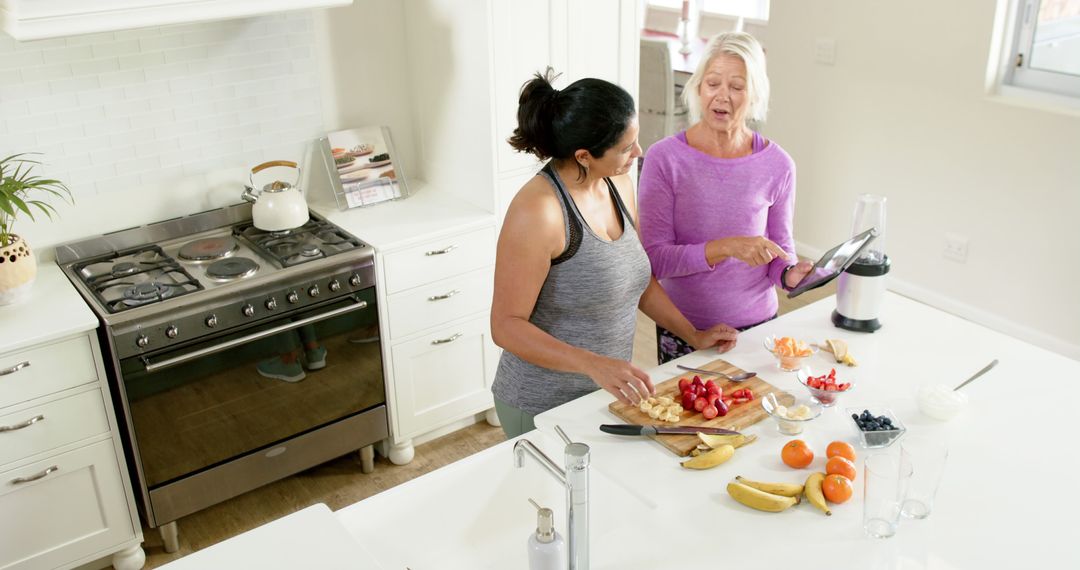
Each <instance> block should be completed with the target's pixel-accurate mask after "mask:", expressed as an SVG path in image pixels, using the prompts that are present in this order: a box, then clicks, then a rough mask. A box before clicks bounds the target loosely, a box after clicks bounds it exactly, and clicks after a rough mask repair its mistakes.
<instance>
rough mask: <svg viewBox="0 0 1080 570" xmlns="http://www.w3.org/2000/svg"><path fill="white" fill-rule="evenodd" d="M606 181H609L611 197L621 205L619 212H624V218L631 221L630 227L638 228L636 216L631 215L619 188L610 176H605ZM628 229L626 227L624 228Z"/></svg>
mask: <svg viewBox="0 0 1080 570" xmlns="http://www.w3.org/2000/svg"><path fill="white" fill-rule="evenodd" d="M604 182H607V187H608V191H609V192H611V199H612V200H614V201H615V204H617V205H618V207H619V213H621V214H622V216H623V219H625V220H626V221H627V222H629V223H630V227H632V228H634V229H637V226H636V225H635V224H634V217H633V216H631V215H630V210H627V209H626V204H623V201H622V196H620V195H619V190H618V189H617V188H615V183H614V182H612V181H611V179H610V178H605V179H604ZM623 229H624V230H625V229H626V228H625V227H624V228H623Z"/></svg>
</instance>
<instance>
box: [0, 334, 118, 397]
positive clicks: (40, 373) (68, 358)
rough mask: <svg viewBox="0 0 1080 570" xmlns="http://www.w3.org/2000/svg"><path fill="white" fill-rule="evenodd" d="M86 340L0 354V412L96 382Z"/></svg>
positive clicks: (89, 343) (91, 347) (89, 342)
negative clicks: (48, 395)
mask: <svg viewBox="0 0 1080 570" xmlns="http://www.w3.org/2000/svg"><path fill="white" fill-rule="evenodd" d="M95 349H96V346H95V345H94V343H93V341H92V340H91V339H90V337H89V336H85V335H84V336H79V337H75V338H72V339H68V340H64V341H60V342H56V343H53V344H48V345H44V346H37V347H35V348H31V349H29V350H24V351H20V352H9V353H7V354H0V408H3V407H5V406H9V405H13V404H18V403H20V402H25V401H27V400H33V399H34V398H37V397H40V396H45V395H47V394H53V393H55V392H59V391H61V390H66V389H68V388H72V387H75V386H81V385H82V384H88V383H90V382H95V381H97V379H98V371H97V367H96V366H95V364H94V350H95Z"/></svg>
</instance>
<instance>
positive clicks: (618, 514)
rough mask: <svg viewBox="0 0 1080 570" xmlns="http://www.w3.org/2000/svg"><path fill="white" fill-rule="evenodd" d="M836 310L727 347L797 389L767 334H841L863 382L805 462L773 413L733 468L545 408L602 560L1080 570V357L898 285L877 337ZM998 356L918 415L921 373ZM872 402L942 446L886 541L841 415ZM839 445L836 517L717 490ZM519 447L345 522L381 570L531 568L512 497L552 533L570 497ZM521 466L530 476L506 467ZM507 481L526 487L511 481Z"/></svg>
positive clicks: (780, 324)
mask: <svg viewBox="0 0 1080 570" xmlns="http://www.w3.org/2000/svg"><path fill="white" fill-rule="evenodd" d="M834 306H835V300H834V299H833V298H832V297H830V298H827V299H824V300H822V301H819V302H817V303H814V304H812V305H809V306H807V307H805V308H803V309H800V310H798V311H795V312H792V313H789V314H786V315H784V316H783V317H780V318H778V319H776V320H774V321H772V322H769V323H766V324H764V325H761V326H759V327H757V328H755V329H752V330H749V331H747V332H744V333H742V334H741V335H740V337H739V343H738V346H737V347H736V348H735V349H733V350H732V351H731V352H729V353H726V354H724V355H723V356H722V357H723V358H724V359H726V360H728V361H730V362H732V363H734V364H735V365H737V366H739V367H740V368H743V369H746V370H753V371H756V372H758V374H759V375H761V376H762V377H763V379H764V380H766V381H767V382H769V383H770V384H772V385H774V386H776V387H778V388H780V389H782V390H787V391H790V392H792V393H794V394H797V395H799V396H804V395H805V394H804V393H803V392H804V388H803V387H802V386H800V385H799V384H798V382H797V380H796V379H795V375H794V374H792V373H789V372H783V371H781V370H779V369H777V367H776V361H775V359H774V357H773V356H772V355H771V354H770V353H768V352H766V351H765V349H764V348H763V346H762V340H763V339H764V338H765V337H767V336H769V335H772V334H777V335H787V336H794V337H796V338H800V339H806V340H808V341H816V342H821V341H823V340H824V339H825V338H827V337H828V338H843V339H846V340H847V341H848V343H849V345H850V347H851V351H852V353H853V354H854V355H855V357H856V358H857V359H858V361H859V366H857V367H855V368H846V367H843V368H840V369H838V371H837V372H838V374H841V375H842V376H843V377H845V378H850V379H852V380H853V381H854V382H855V383H856V386H855V388H854V390H852V391H851V392H850V393H847V394H844V395H843V396H842V397H841V399H840V402H839V404H838V405H837V406H835V407H833V408H828V409H826V410H825V412H824V413H823V414H822V416H821V417H819V418H818V419H816V420H814V421H813V422H812V423H811V424H810V425H809V426H808V427H807V429H806V431H805V432H804V433H803V434H801V435H800V436H798V437H800V438H802V439H803V440H805V441H806V442H807V443H808V444H810V446H811V448H812V449H813V450H814V451H815V454H816V457H815V459H814V462H813V463H812V464H811V465H810V467H809V468H807V469H801V470H794V469H791V468H788V467H786V466H785V465H784V464H783V463H782V462H781V460H780V448H781V446H782V445H783V443H784V442H786V441H788V440H789V439H792V437H790V436H784V435H781V434H780V433H778V432H777V430H776V426H775V424H774V422H773V421H772V420H770V419H766V421H763V422H761V423H758V424H756V425H754V426H752V427H750V428H747V429H745V430H744V432H746V433H753V434H756V435H758V436H759V440H758V441H757V442H756V443H754V444H752V445H749V446H746V447H743V448H740V449H739V450H738V451H737V452H736V454H735V457H734V458H733V459H731V460H730V461H728V462H727V463H725V464H723V465H720V466H718V467H716V468H714V469H710V470H706V471H690V470H686V469H683V468H682V467H680V466H679V461H680V459H679V458H677V457H676V456H675V455H673V454H672V453H671V452H670V451H668V450H667V449H665V448H664V447H663V446H661V445H660V444H658V443H656V442H654V441H651V440H647V439H642V438H634V437H620V436H613V435H608V434H604V433H601V432H600V431H599V430H598V429H597V426H598V425H599V424H602V423H618V422H619V420H618V419H617V418H616V417H615V416H613V415H612V414H611V413H610V412H609V411H608V404H609V403H610V402H611V401H612V398H611V396H610V395H608V394H607V393H606V392H603V391H598V392H595V393H593V394H592V395H589V396H586V397H584V398H581V399H578V400H576V401H573V402H570V403H568V404H565V405H563V406H560V407H558V408H555V409H553V410H551V411H549V412H547V413H544V414H541V415H540V416H538V417H537V421H536V424H537V428H538V429H537V431H534V432H530V433H529V434H525V436H523V437H524V438H526V439H531V440H533V441H534V442H535V443H537V445H538V446H539V447H541V449H543V450H545V451H546V452H547V453H548V455H550V456H551V457H552V459H553V460H554V461H555V462H556V463H557V464H560V465H561V464H562V453H561V449H562V447H561V443H560V442H559V440H558V439H557V438H555V437H554V431H553V429H554V426H555V425H559V426H561V427H562V428H563V429H564V430H565V431H566V432H567V433H568V434H569V435H570V436H571V437H572V438H573V439H575V440H576V441H581V442H584V443H586V444H588V445H589V446H590V448H591V453H592V473H591V475H592V480H591V491H592V496H591V504H590V508H591V511H590V513H591V517H592V527H591V531H592V540H591V556H592V566H593V568H611V569H615V568H618V569H623V570H625V569H634V568H641V569H650V570H653V569H660V568H683V567H686V568H688V567H709V568H712V567H719V566H724V567H737V568H784V567H794V568H801V569H806V568H823V569H829V570H837V569H841V568H851V569H856V568H857V569H863V570H864V569H872V568H926V569H954V568H955V569H960V568H1020V567H1047V568H1050V567H1053V568H1077V567H1080V552H1077V551H1076V550H1075V549H1072V548H1069V547H1068V546H1067V545H1069V544H1070V543H1071V541H1072V540H1075V539H1076V538H1077V537H1080V523H1078V522H1077V520H1076V513H1077V512H1078V507H1080V496H1078V495H1077V494H1076V493H1075V492H1072V491H1070V488H1069V487H1068V485H1069V484H1070V483H1071V478H1072V477H1073V476H1074V475H1075V474H1076V472H1077V470H1078V469H1080V459H1077V456H1076V455H1075V454H1074V452H1073V451H1071V449H1070V447H1069V446H1068V445H1067V443H1068V442H1069V441H1070V439H1071V438H1072V433H1073V429H1072V428H1073V425H1074V421H1073V419H1072V413H1071V408H1072V407H1073V405H1074V402H1076V401H1077V400H1078V398H1077V397H1078V396H1080V363H1077V362H1076V361H1073V360H1070V359H1068V358H1065V357H1063V356H1060V355H1058V354H1055V353H1052V352H1049V351H1046V350H1044V349H1041V348H1038V347H1035V346H1032V345H1030V344H1027V343H1024V342H1021V341H1018V340H1015V339H1013V338H1011V337H1009V336H1007V335H1004V334H1001V333H999V332H995V331H992V330H990V329H987V328H984V327H981V326H979V325H975V324H973V323H970V322H968V321H965V320H962V319H960V318H957V317H954V316H952V315H949V314H947V313H944V312H942V311H939V310H937V309H934V308H931V307H929V306H926V305H922V304H920V303H917V302H915V301H912V300H909V299H906V298H903V297H900V296H898V295H895V294H892V293H890V294H888V295H887V298H886V300H885V303H884V308H883V310H882V322H883V323H884V327H883V328H882V329H881V330H880V331H878V332H877V333H874V334H864V335H860V334H856V333H849V332H846V331H842V330H839V329H836V328H834V327H833V326H832V325H831V324H830V322H829V313H830V312H831V311H832V309H833V308H834ZM716 357H717V355H716V354H715V353H713V352H712V351H699V352H696V353H694V354H691V355H687V356H685V357H683V358H682V359H680V360H679V361H676V362H672V363H668V364H666V365H663V366H659V367H657V368H654V369H652V370H650V371H649V373H650V375H651V377H652V378H653V380H654V382H659V381H662V380H665V379H667V378H670V377H673V376H676V375H677V373H678V372H679V371H678V370H677V369H676V368H675V364H676V363H682V364H685V365H688V366H695V365H702V364H705V363H707V362H709V361H712V360H714V359H715V358H716ZM994 358H998V359H1000V361H1001V364H1000V365H999V366H998V367H997V368H996V369H994V370H993V371H992V372H990V373H989V374H987V375H986V376H984V377H982V378H980V379H979V380H978V381H976V382H974V383H972V384H971V385H969V386H967V387H966V388H964V390H965V391H966V392H967V393H968V396H969V398H970V403H969V404H968V406H967V409H965V410H964V411H963V412H962V413H961V415H960V416H959V417H957V418H955V419H953V420H952V421H950V422H947V423H942V422H939V421H936V420H932V419H930V418H928V417H926V416H924V415H922V414H921V413H920V412H919V411H918V408H917V404H916V399H915V393H916V390H917V387H918V386H919V385H920V384H922V383H925V382H942V383H946V384H951V385H954V384H959V383H960V382H961V381H962V380H963V379H964V378H966V377H967V376H969V375H970V374H972V373H974V372H975V371H976V370H978V369H979V368H981V367H982V366H983V365H984V364H986V363H987V362H989V361H990V360H992V359H994ZM807 364H809V365H811V366H814V367H816V368H824V369H825V370H826V371H827V370H828V368H829V367H831V366H835V364H834V363H833V362H831V356H830V355H829V354H827V353H824V354H823V353H818V354H815V355H814V356H813V357H811V358H810V359H809V360H808V362H807ZM755 405H756V403H755ZM874 406H883V407H889V408H891V409H892V410H893V411H894V412H895V413H896V415H897V416H899V418H900V419H901V420H902V421H903V422H904V424H905V425H906V426H907V429H908V432H909V433H908V435H912V434H919V435H930V436H932V437H938V438H941V439H943V440H945V441H946V442H947V443H948V445H949V452H950V456H949V459H948V464H947V465H946V467H945V474H944V480H943V482H942V484H941V488H940V491H939V492H938V496H937V502H936V505H935V507H934V512H933V514H932V515H931V516H930V517H929V518H927V519H925V520H921V521H912V520H906V519H905V520H903V521H902V522H901V525H900V529H899V532H898V533H897V535H896V536H895V537H894V538H891V539H886V540H877V539H870V538H867V537H866V536H865V535H864V533H863V531H862V525H861V520H862V474H863V473H862V461H863V459H864V458H865V457H866V455H867V454H868V453H869V450H864V449H862V448H860V447H859V446H858V443H857V442H858V439H857V432H856V431H855V428H854V426H853V423H852V421H851V418H850V417H849V416H848V415H847V413H846V411H845V409H846V408H848V407H856V408H859V409H862V408H863V407H874ZM833 440H845V441H848V442H851V443H852V444H853V445H855V446H856V450H857V453H858V454H859V457H858V460H857V461H856V466H857V468H858V473H859V474H858V477H857V478H856V481H855V485H854V487H855V494H854V496H853V497H852V499H851V500H850V501H848V502H846V503H844V504H841V505H834V506H833V516H831V517H825V516H824V515H823V514H822V513H821V512H819V511H817V510H816V509H814V508H813V507H812V506H810V505H808V504H805V503H804V504H802V505H798V506H796V507H794V508H791V509H789V510H787V511H785V512H782V513H777V514H773V513H764V512H758V511H754V510H751V509H749V508H748V507H745V506H743V505H741V504H738V503H736V502H735V501H734V500H733V499H732V498H731V497H729V496H728V495H727V493H726V492H725V490H724V488H725V486H726V484H727V482H728V481H730V480H732V479H733V478H734V477H735V476H736V475H743V476H745V477H749V478H751V479H757V480H761V481H791V482H800V483H801V482H802V481H803V480H804V479H805V477H806V476H807V474H809V473H810V471H811V470H816V471H824V462H825V453H824V451H825V447H826V445H827V444H828V443H829V442H830V441H833ZM512 447H513V442H506V443H503V444H500V445H498V446H495V447H493V448H491V449H488V450H486V451H484V452H481V453H478V454H476V455H474V456H472V457H469V458H467V459H464V460H462V461H459V462H457V463H455V464H453V465H449V466H447V467H444V468H442V469H440V470H438V471H435V472H432V473H429V474H427V475H425V476H423V477H419V478H417V479H415V480H413V481H410V482H408V483H405V484H403V485H401V486H399V487H395V488H394V489H391V490H389V491H386V492H384V493H381V494H379V495H376V496H374V497H371V498H369V499H366V500H364V501H361V502H359V503H356V504H354V505H352V506H349V507H346V508H344V509H342V510H340V511H338V516H339V520H341V522H342V523H343V524H344V525H345V527H346V528H347V529H349V531H350V533H351V534H352V536H353V537H355V538H356V539H357V540H358V541H359V542H361V543H362V544H364V545H365V546H366V547H367V548H368V549H369V550H370V551H371V553H372V555H373V556H374V557H375V558H376V559H378V560H379V561H380V563H382V565H383V566H384V567H386V568H399V567H404V566H406V565H407V566H408V567H409V568H412V570H422V569H426V568H439V569H440V570H445V569H448V568H470V569H474V568H526V567H527V564H526V562H525V560H526V558H525V552H526V551H525V540H526V538H527V537H528V534H529V531H530V530H531V528H533V526H534V523H535V515H534V512H533V510H532V508H531V507H529V506H528V505H527V503H525V500H524V498H522V499H520V503H519V502H518V497H517V494H518V493H520V494H521V495H522V496H533V497H535V498H537V500H538V501H540V502H541V504H544V506H548V507H552V508H553V509H554V510H555V513H556V524H557V525H559V526H558V528H560V533H561V532H563V530H564V527H565V521H566V518H565V504H564V499H563V495H562V489H561V487H560V486H559V484H558V483H557V482H556V481H555V479H554V478H552V477H550V476H548V475H547V474H545V473H543V472H542V471H541V470H540V469H539V467H538V466H537V465H536V464H535V462H531V460H527V464H526V466H525V468H524V469H523V470H515V468H514V465H513V457H512V455H513V454H512ZM529 470H533V471H535V472H536V473H538V474H536V475H527V474H522V475H520V476H518V475H514V473H515V472H516V471H529ZM515 478H516V479H515ZM515 485H518V486H525V487H526V488H525V489H521V490H520V491H518V490H514V489H511V487H514V486H515ZM508 499H509V500H508ZM545 501H547V502H545ZM506 502H508V503H510V504H508V505H507V504H503V503H506ZM493 551H494V552H493ZM470 555H471V557H470Z"/></svg>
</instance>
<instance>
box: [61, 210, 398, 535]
mask: <svg viewBox="0 0 1080 570" xmlns="http://www.w3.org/2000/svg"><path fill="white" fill-rule="evenodd" d="M56 259H57V264H58V265H60V267H61V268H62V269H63V271H64V272H65V274H66V275H67V276H68V278H69V279H70V280H71V281H72V283H74V284H75V286H76V288H77V289H78V290H79V291H80V293H81V294H82V295H83V296H84V297H85V298H86V300H87V302H88V303H89V304H90V305H91V307H92V308H93V309H94V311H95V313H96V314H97V315H98V317H99V318H100V320H101V323H102V327H101V328H100V329H99V331H100V336H101V339H102V347H103V349H104V350H105V351H106V355H105V356H106V358H105V360H106V363H107V365H108V366H107V368H109V378H110V382H111V383H112V384H113V393H114V396H115V400H116V401H115V402H114V403H115V405H116V408H117V411H118V413H117V416H118V417H119V418H120V419H121V421H122V422H123V423H124V426H123V427H124V428H125V433H126V436H127V437H126V444H127V446H128V452H129V453H128V455H129V461H130V467H131V472H132V479H133V483H134V484H135V486H136V492H137V493H136V494H137V495H138V496H139V497H140V499H141V503H142V508H143V513H144V516H145V517H146V519H147V522H148V524H150V526H153V527H159V526H160V527H162V528H163V532H162V534H163V537H164V538H165V543H166V550H169V549H170V547H175V546H176V525H175V521H176V520H177V519H178V518H180V517H183V516H185V515H187V514H190V513H192V512H195V511H197V510H200V509H202V508H205V507H207V506H210V505H213V504H215V503H218V502H221V501H223V500H226V499H228V498H231V497H234V496H236V495H239V494H241V493H244V492H246V491H248V490H251V489H254V488H256V487H258V486H261V485H263V484H266V483H269V482H271V481H274V480H277V479H280V478H282V477H285V476H288V475H291V474H293V473H296V472H298V471H301V470H303V469H307V468H309V467H312V466H314V465H317V464H318V463H322V462H324V461H327V460H329V459H333V458H335V457H338V456H340V455H343V454H346V453H349V452H351V451H356V450H360V451H361V460H362V461H361V463H362V470H363V471H365V472H367V471H369V470H370V468H372V448H371V445H372V444H373V443H375V442H377V441H379V440H381V439H383V438H385V437H387V434H388V424H387V419H386V395H385V385H384V380H383V371H382V356H381V348H380V344H379V338H378V316H377V315H378V311H377V310H376V306H375V303H376V296H375V272H374V253H373V252H372V250H371V247H369V246H368V245H367V244H365V243H363V242H362V241H360V240H359V239H357V238H355V237H354V236H352V235H350V234H349V233H348V232H345V231H344V230H342V229H341V228H339V227H337V226H335V225H333V224H331V223H330V222H328V221H326V220H325V219H323V218H321V217H319V216H318V215H316V214H312V215H311V220H310V221H309V222H308V223H307V224H305V225H304V226H302V227H300V228H296V229H294V230H290V231H286V232H266V231H262V230H260V229H258V228H256V227H254V225H253V224H252V222H251V206H250V205H249V204H238V205H235V206H230V207H227V208H222V209H218V210H212V211H209V212H203V213H200V214H194V215H191V216H185V217H182V218H177V219H173V220H167V221H164V222H160V223H156V224H150V225H147V226H141V227H137V228H131V229H127V230H122V231H119V232H114V233H111V234H106V235H103V236H99V237H96V238H91V239H86V240H80V241H78V242H73V243H69V244H65V245H63V246H60V247H58V248H57V250H56ZM170 551H171V550H170Z"/></svg>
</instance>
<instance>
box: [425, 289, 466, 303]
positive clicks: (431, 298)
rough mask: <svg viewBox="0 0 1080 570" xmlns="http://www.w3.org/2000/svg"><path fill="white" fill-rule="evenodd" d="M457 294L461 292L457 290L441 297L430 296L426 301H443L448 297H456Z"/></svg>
mask: <svg viewBox="0 0 1080 570" xmlns="http://www.w3.org/2000/svg"><path fill="white" fill-rule="evenodd" d="M458 293H461V291H458V290H457V289H454V290H453V291H450V292H449V293H444V294H442V295H432V296H430V297H428V298H427V300H428V301H443V300H446V299H449V298H450V297H453V296H454V295H457V294H458Z"/></svg>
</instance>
